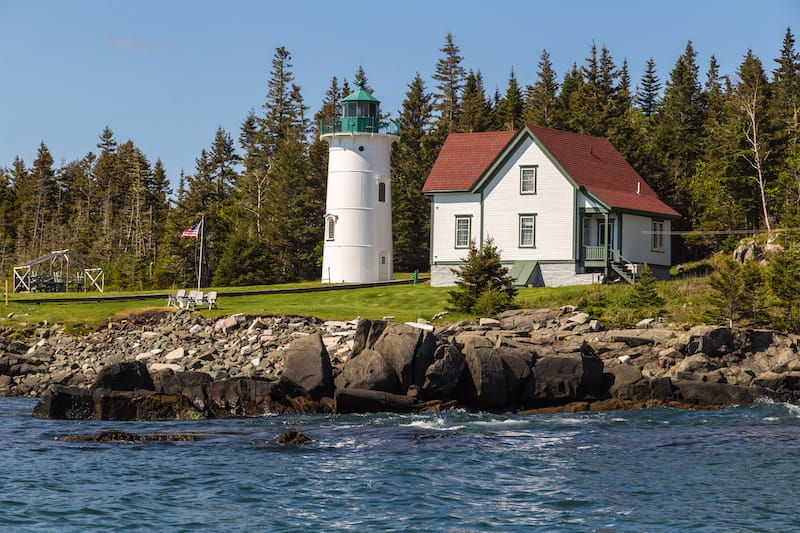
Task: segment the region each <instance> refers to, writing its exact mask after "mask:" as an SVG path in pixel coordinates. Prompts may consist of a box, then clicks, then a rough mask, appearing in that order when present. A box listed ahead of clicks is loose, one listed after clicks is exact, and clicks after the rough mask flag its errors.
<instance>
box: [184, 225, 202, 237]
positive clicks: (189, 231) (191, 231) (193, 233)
mask: <svg viewBox="0 0 800 533" xmlns="http://www.w3.org/2000/svg"><path fill="white" fill-rule="evenodd" d="M201 224H202V221H201V222H198V223H197V224H195V225H194V226H192V227H191V228H186V229H185V230H183V233H181V239H196V238H197V234H198V233H199V232H200V225H201Z"/></svg>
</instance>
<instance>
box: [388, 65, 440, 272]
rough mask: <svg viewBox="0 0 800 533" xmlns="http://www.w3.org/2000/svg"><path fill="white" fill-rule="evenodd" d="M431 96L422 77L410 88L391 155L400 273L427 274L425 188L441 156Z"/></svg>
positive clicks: (397, 259) (427, 226)
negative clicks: (417, 272)
mask: <svg viewBox="0 0 800 533" xmlns="http://www.w3.org/2000/svg"><path fill="white" fill-rule="evenodd" d="M432 118H433V105H432V103H431V95H430V94H428V93H426V92H425V83H424V82H423V81H422V78H421V77H420V75H419V73H417V75H416V76H415V77H414V79H413V80H412V82H411V83H410V84H409V85H408V91H406V98H405V100H404V101H403V108H402V110H401V111H400V140H399V141H398V143H397V145H396V147H395V148H394V150H392V154H391V165H392V212H393V220H392V234H393V235H392V239H393V242H394V260H395V268H396V269H398V270H399V271H401V272H411V271H413V270H427V267H428V265H429V264H430V258H429V251H428V242H429V232H430V202H429V200H428V198H426V197H425V195H424V194H423V193H422V187H423V185H424V184H425V179H426V178H427V176H428V173H429V172H430V170H431V168H432V167H433V163H434V161H435V159H436V154H437V153H438V144H437V143H436V141H435V139H434V138H433V137H432V136H431V135H430V130H431V127H432V125H431V123H432Z"/></svg>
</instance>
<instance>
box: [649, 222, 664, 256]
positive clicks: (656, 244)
mask: <svg viewBox="0 0 800 533" xmlns="http://www.w3.org/2000/svg"><path fill="white" fill-rule="evenodd" d="M651 250H652V251H654V252H663V251H664V221H663V220H653V242H652V246H651Z"/></svg>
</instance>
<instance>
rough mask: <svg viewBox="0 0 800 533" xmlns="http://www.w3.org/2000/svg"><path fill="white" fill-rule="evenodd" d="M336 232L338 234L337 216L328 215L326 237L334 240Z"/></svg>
mask: <svg viewBox="0 0 800 533" xmlns="http://www.w3.org/2000/svg"><path fill="white" fill-rule="evenodd" d="M335 234H336V218H335V217H328V223H327V228H326V231H325V239H326V240H328V241H332V240H333V237H334V235H335Z"/></svg>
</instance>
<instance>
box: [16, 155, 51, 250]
mask: <svg viewBox="0 0 800 533" xmlns="http://www.w3.org/2000/svg"><path fill="white" fill-rule="evenodd" d="M18 178H19V180H18V181H15V186H16V191H17V197H18V199H19V205H20V220H19V224H18V226H17V235H18V237H19V240H18V241H17V251H18V253H19V255H20V257H25V258H28V259H33V258H35V257H38V256H40V255H42V254H43V253H45V252H49V251H51V250H50V248H53V247H52V246H51V244H53V243H54V240H53V239H51V238H49V237H48V234H47V230H48V229H49V226H50V224H49V221H50V217H49V215H50V213H52V212H55V210H56V209H55V199H56V177H55V169H53V156H52V155H50V150H49V149H48V148H47V146H45V144H44V143H43V142H42V143H41V144H40V145H39V150H38V152H37V155H36V160H34V162H33V167H32V168H31V170H30V172H25V173H20V175H19V176H18ZM53 249H56V248H53Z"/></svg>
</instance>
